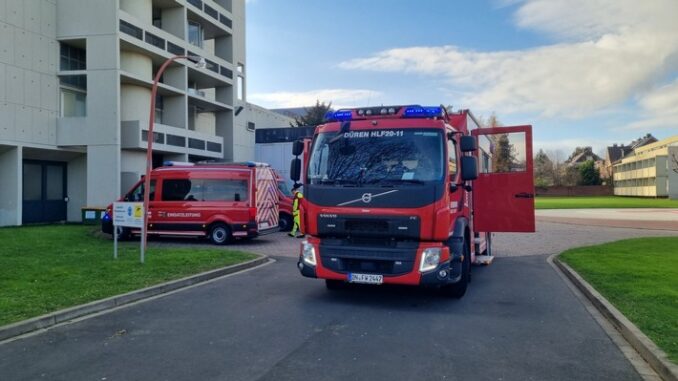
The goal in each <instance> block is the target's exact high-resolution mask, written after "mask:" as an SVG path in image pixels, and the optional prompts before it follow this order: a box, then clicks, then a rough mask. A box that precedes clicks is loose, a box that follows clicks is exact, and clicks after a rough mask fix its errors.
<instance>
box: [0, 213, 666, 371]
mask: <svg viewBox="0 0 678 381" xmlns="http://www.w3.org/2000/svg"><path fill="white" fill-rule="evenodd" d="M538 227H539V232H538V233H536V234H530V235H524V234H520V235H517V234H516V235H497V238H496V240H495V244H496V247H495V249H496V253H497V254H498V256H499V258H498V259H497V260H496V261H495V263H494V264H493V265H492V266H489V267H482V268H474V272H473V283H472V284H471V287H470V289H469V293H468V294H467V295H466V297H464V298H463V299H462V300H448V299H445V298H442V297H440V296H438V295H435V294H434V293H432V292H430V291H429V290H420V289H416V288H400V287H355V288H352V289H349V290H345V291H340V292H328V291H326V290H325V287H324V284H323V283H322V282H321V281H317V280H311V279H306V278H302V277H301V276H299V274H298V272H297V270H296V268H295V259H294V258H290V257H289V256H294V254H289V253H287V252H283V250H287V247H288V246H289V247H294V246H296V245H297V242H298V241H295V240H293V239H289V240H284V241H282V242H281V241H280V240H273V237H271V238H270V239H271V244H272V245H273V246H275V249H271V250H274V252H276V250H280V251H277V253H279V254H283V255H287V256H282V255H281V256H278V257H277V262H275V263H273V264H271V265H268V266H263V267H260V268H258V269H256V270H253V271H249V272H245V273H241V274H237V275H234V276H230V277H227V278H222V279H220V280H217V281H214V282H211V283H209V284H205V285H202V286H199V287H195V288H191V289H188V290H185V291H182V292H178V293H175V294H172V295H169V296H166V297H163V298H159V299H155V300H152V301H148V302H145V303H141V304H137V305H134V306H130V307H127V308H123V309H120V310H117V311H114V312H111V313H108V314H104V315H101V316H97V317H94V318H90V319H87V320H83V321H80V322H76V323H73V324H69V325H64V326H61V327H56V328H54V329H51V330H49V331H47V332H44V333H41V334H38V335H35V336H31V337H28V338H24V339H20V340H16V341H13V342H9V343H5V344H2V345H0V379H6V380H37V379H49V380H165V379H166V380H296V379H307V380H335V379H356V380H362V379H374V380H381V379H398V380H414V379H416V380H441V379H449V380H462V379H465V380H570V379H577V380H638V379H640V377H639V375H638V374H637V373H636V371H635V370H634V369H633V367H632V366H631V365H630V363H629V362H628V361H627V360H626V358H625V357H624V356H623V355H622V353H621V352H620V351H619V349H618V348H617V347H616V346H615V345H614V344H613V343H612V342H611V340H610V339H609V337H608V336H607V335H606V334H605V332H604V331H603V330H602V329H601V328H600V326H598V324H597V323H596V322H595V321H594V320H593V318H592V317H591V316H590V315H589V313H588V312H587V311H586V310H585V308H584V306H583V305H582V304H581V303H580V302H579V300H578V299H577V298H576V297H575V296H574V295H573V294H572V292H571V291H570V290H569V288H568V287H567V286H566V285H565V284H564V283H563V281H562V279H561V278H560V277H559V276H558V274H556V272H555V271H554V270H553V268H552V267H551V266H550V265H548V263H547V262H546V258H547V254H549V253H552V252H556V251H560V250H562V249H563V248H565V247H568V246H572V245H580V244H589V243H594V242H599V241H605V240H614V239H618V238H624V237H628V236H632V235H654V232H651V231H631V230H628V229H613V228H598V229H596V228H591V227H588V228H584V227H576V226H572V225H561V224H552V223H540V224H539V225H538ZM580 228H581V229H580ZM658 234H666V232H664V233H661V232H659V233H658ZM163 244H165V243H163ZM264 244H265V243H264V242H263V241H262V242H259V243H256V242H254V241H253V242H252V243H246V244H244V246H243V247H248V248H252V249H253V248H256V247H261V245H264ZM258 250H260V249H256V251H258Z"/></svg>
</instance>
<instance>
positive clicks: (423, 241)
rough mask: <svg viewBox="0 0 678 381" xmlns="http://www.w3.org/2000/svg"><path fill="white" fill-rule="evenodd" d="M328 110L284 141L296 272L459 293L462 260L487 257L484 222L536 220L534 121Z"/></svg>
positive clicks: (525, 224) (386, 109) (464, 279)
mask: <svg viewBox="0 0 678 381" xmlns="http://www.w3.org/2000/svg"><path fill="white" fill-rule="evenodd" d="M326 118H327V123H326V124H323V125H320V126H318V127H317V128H316V131H315V133H314V136H313V140H312V142H308V141H307V142H301V141H299V142H297V143H296V144H295V146H294V149H293V154H294V155H296V156H297V157H296V158H295V159H293V160H292V165H291V177H292V180H293V181H295V182H299V181H300V180H302V178H303V181H302V182H303V186H304V197H305V199H304V214H305V215H304V216H303V220H304V221H305V223H304V225H305V226H304V232H305V233H306V234H307V237H308V238H307V239H306V240H305V241H303V242H302V243H301V248H300V255H299V260H298V263H297V265H298V268H299V270H300V272H301V274H302V275H304V276H306V277H311V278H322V279H325V280H326V285H327V287H328V288H329V289H336V288H339V287H342V286H343V285H344V284H345V283H368V284H389V283H391V284H407V285H428V286H436V287H438V288H440V289H441V290H442V291H443V292H444V293H445V294H447V295H449V296H453V297H457V298H459V297H462V296H463V295H464V293H465V292H466V289H467V286H468V283H469V281H470V275H471V264H489V263H491V262H492V259H493V256H492V239H491V237H492V232H533V231H534V229H535V223H534V186H533V177H532V129H531V126H517V127H501V128H489V129H483V128H480V125H479V123H478V122H477V121H476V119H475V118H474V117H473V115H472V114H471V112H470V111H468V110H462V111H460V112H456V113H448V112H447V110H446V109H445V108H443V107H421V106H417V105H413V106H382V107H367V108H357V109H344V110H339V111H336V112H330V113H328V115H327V116H326ZM300 157H301V158H300ZM302 168H304V171H303V172H304V173H303V175H302Z"/></svg>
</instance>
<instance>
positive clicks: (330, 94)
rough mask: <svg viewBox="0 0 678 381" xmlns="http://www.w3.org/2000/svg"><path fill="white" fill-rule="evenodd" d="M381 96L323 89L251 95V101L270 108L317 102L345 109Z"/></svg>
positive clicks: (306, 104)
mask: <svg viewBox="0 0 678 381" xmlns="http://www.w3.org/2000/svg"><path fill="white" fill-rule="evenodd" d="M379 96H381V93H380V92H378V91H373V90H365V89H321V90H311V91H303V92H289V91H278V92H273V93H262V94H250V95H249V100H250V101H252V102H254V103H257V104H261V105H262V106H264V107H268V108H286V107H307V106H312V105H314V104H315V102H316V101H320V102H325V103H328V102H332V107H333V108H343V107H351V106H354V105H357V104H361V103H365V102H368V103H369V102H370V100H374V99H375V98H376V97H379Z"/></svg>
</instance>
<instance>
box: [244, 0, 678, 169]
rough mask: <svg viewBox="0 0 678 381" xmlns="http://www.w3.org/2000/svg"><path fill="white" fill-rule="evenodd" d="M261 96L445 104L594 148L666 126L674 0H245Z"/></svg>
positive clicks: (674, 108)
mask: <svg viewBox="0 0 678 381" xmlns="http://www.w3.org/2000/svg"><path fill="white" fill-rule="evenodd" d="M246 17H247V30H246V33H247V36H246V38H247V66H246V73H247V94H248V95H247V97H248V101H249V102H252V103H255V104H258V105H261V106H263V107H267V108H282V107H302V106H310V105H313V104H315V101H316V99H317V100H320V101H321V102H332V105H333V106H335V107H359V106H378V105H400V104H420V105H440V104H444V105H452V106H453V107H454V108H455V109H459V108H463V109H470V110H471V112H473V113H474V114H475V115H476V116H479V117H484V118H487V117H489V116H490V115H491V114H492V113H494V114H496V116H497V118H498V119H499V120H500V121H501V122H502V123H503V124H504V125H524V124H531V125H532V126H533V130H534V137H533V139H534V146H535V148H536V149H535V152H536V151H537V149H540V148H541V149H544V150H547V151H549V152H551V153H555V151H556V150H560V151H561V153H562V154H564V155H565V156H567V155H569V153H570V152H571V151H572V150H573V149H574V147H576V146H592V147H593V149H594V152H596V153H602V151H603V149H604V147H605V146H607V145H611V144H613V143H629V142H630V141H631V140H633V139H636V138H637V137H640V136H642V135H645V134H647V133H651V134H653V135H654V136H656V137H657V138H658V139H662V138H666V137H669V136H673V135H678V22H677V21H676V19H677V18H678V0H644V1H638V0H488V1H477V0H476V1H460V0H416V1H415V0H408V1H404V0H341V1H337V0H247V4H246Z"/></svg>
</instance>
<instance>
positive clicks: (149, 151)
mask: <svg viewBox="0 0 678 381" xmlns="http://www.w3.org/2000/svg"><path fill="white" fill-rule="evenodd" d="M182 58H183V59H187V60H189V61H191V62H193V63H194V64H195V65H196V67H199V68H204V67H205V66H206V63H205V59H204V58H202V57H198V56H174V57H170V58H168V59H167V60H166V61H165V62H164V63H163V64H162V66H160V69H158V73H157V74H156V75H155V78H154V79H153V87H152V89H151V112H150V115H149V118H148V135H147V137H146V142H147V143H148V146H147V147H146V175H145V177H144V225H143V226H142V227H141V263H144V252H145V251H146V242H147V239H146V238H147V230H148V213H149V208H148V203H149V198H150V190H151V169H152V168H153V125H154V123H155V97H156V94H157V92H158V82H160V77H162V74H163V73H164V72H165V69H167V67H168V66H169V65H170V64H171V63H172V62H174V61H176V60H178V59H182Z"/></svg>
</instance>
